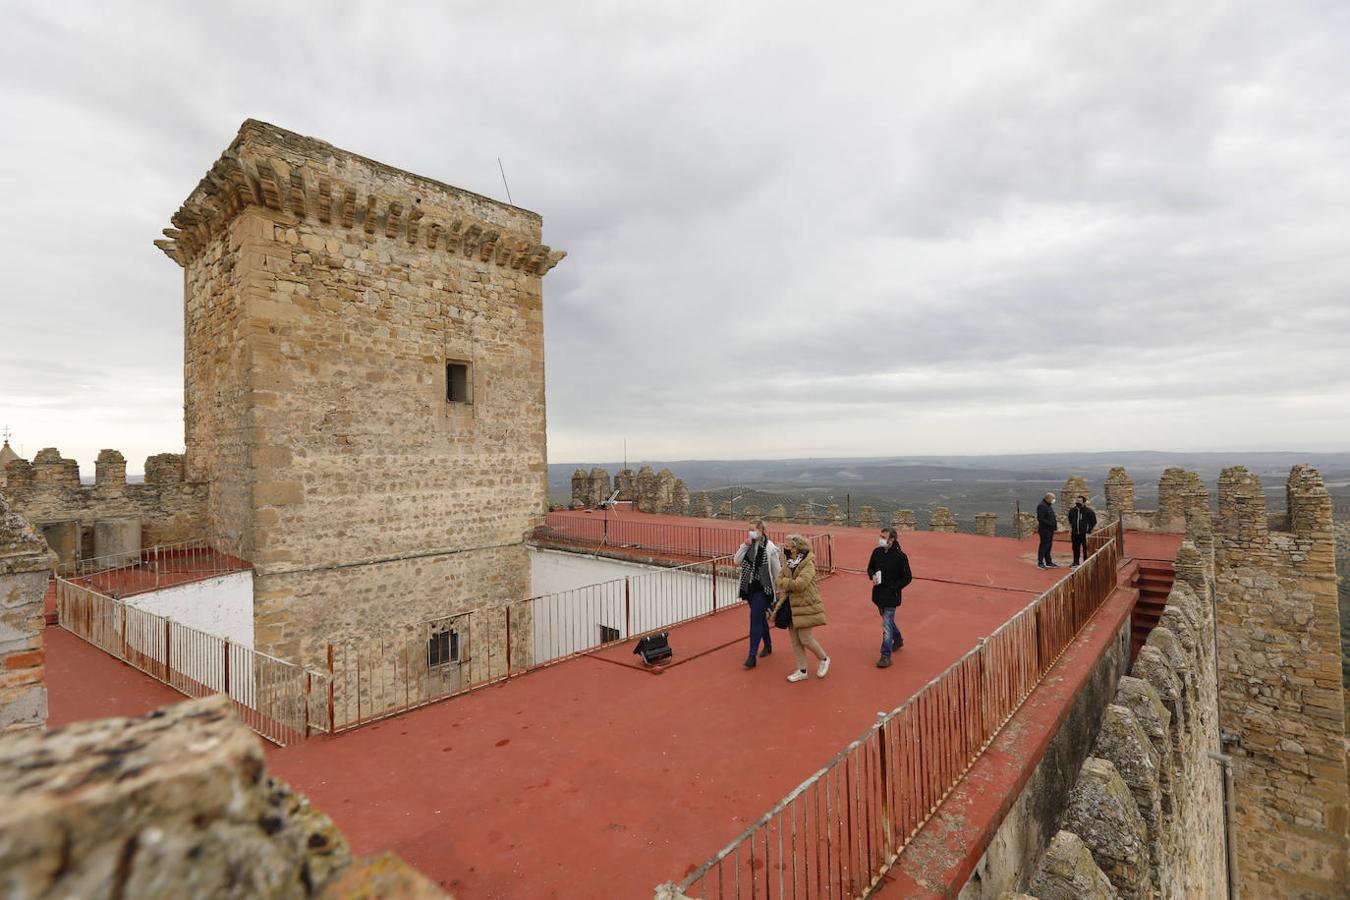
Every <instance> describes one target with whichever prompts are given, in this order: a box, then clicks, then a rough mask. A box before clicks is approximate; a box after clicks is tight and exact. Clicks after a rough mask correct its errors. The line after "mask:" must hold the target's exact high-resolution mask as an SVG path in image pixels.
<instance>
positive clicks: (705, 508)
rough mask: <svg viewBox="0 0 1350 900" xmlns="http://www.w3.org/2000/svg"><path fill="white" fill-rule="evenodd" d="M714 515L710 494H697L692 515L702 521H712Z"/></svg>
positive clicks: (703, 492) (700, 492)
mask: <svg viewBox="0 0 1350 900" xmlns="http://www.w3.org/2000/svg"><path fill="white" fill-rule="evenodd" d="M620 496H622V495H620ZM712 514H713V511H712V500H710V499H709V498H708V492H707V491H699V492H698V493H697V494H695V495H694V508H693V512H692V515H695V516H698V517H699V518H701V519H711V518H712Z"/></svg>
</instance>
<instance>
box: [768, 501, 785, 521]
mask: <svg viewBox="0 0 1350 900" xmlns="http://www.w3.org/2000/svg"><path fill="white" fill-rule="evenodd" d="M764 518H766V519H768V520H769V521H770V522H786V521H787V508H786V507H785V506H783V504H781V503H775V504H774V505H773V506H772V507H770V508H769V512H768V514H767V515H765V517H764Z"/></svg>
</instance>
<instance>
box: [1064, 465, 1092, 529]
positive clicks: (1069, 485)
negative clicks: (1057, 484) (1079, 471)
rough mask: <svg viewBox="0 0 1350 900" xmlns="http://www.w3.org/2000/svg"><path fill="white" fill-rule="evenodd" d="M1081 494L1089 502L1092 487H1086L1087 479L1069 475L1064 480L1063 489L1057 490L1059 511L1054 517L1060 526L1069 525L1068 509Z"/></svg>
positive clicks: (1065, 526)
mask: <svg viewBox="0 0 1350 900" xmlns="http://www.w3.org/2000/svg"><path fill="white" fill-rule="evenodd" d="M1079 494H1082V495H1083V496H1084V497H1087V498H1088V502H1089V504H1090V503H1091V501H1092V488H1090V487H1088V483H1087V479H1086V478H1084V477H1083V476H1082V475H1070V476H1069V477H1068V479H1066V480H1065V482H1064V489H1063V490H1062V491H1060V492H1059V496H1058V497H1057V498H1056V499H1057V500H1059V512H1058V513H1057V514H1056V517H1057V518H1058V519H1059V525H1060V527H1061V528H1068V527H1069V510H1070V509H1072V508H1073V505H1074V503H1075V502H1077V500H1078V495H1079Z"/></svg>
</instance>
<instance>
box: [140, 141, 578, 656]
mask: <svg viewBox="0 0 1350 900" xmlns="http://www.w3.org/2000/svg"><path fill="white" fill-rule="evenodd" d="M173 225H174V227H173V228H172V229H168V230H166V232H165V234H166V239H165V240H162V241H157V242H156V243H157V244H158V246H160V247H161V248H162V249H163V250H164V251H165V253H167V254H168V255H169V256H170V257H172V258H173V259H174V260H175V261H176V262H178V263H179V264H180V265H182V266H183V268H184V275H185V310H186V313H185V319H186V321H185V331H186V336H185V344H186V347H185V349H186V352H185V366H184V383H185V403H184V406H185V420H186V433H187V441H186V443H187V454H186V467H187V474H188V477H189V478H190V479H191V480H198V481H205V482H207V483H209V485H210V493H209V498H208V503H207V509H206V516H205V518H206V530H207V533H208V537H209V539H210V540H211V542H212V543H213V544H215V545H216V546H217V547H218V548H219V549H221V550H224V551H226V552H230V553H233V554H236V555H238V556H241V557H242V558H244V559H247V560H249V561H250V562H251V563H253V565H254V572H255V578H256V584H255V596H256V597H257V599H258V603H257V641H258V644H257V645H258V648H259V649H261V650H265V651H267V652H270V653H274V654H277V655H281V656H284V657H291V656H296V655H297V654H300V653H301V649H302V648H310V647H313V646H317V645H319V644H320V643H322V640H323V639H325V638H326V636H328V635H329V634H331V633H332V632H333V631H334V630H335V629H338V628H343V629H345V628H347V627H354V628H358V629H360V628H364V627H368V626H372V625H380V626H385V625H399V624H406V623H410V622H417V621H420V620H423V619H426V618H430V617H432V616H438V615H443V614H444V613H445V612H446V611H447V610H455V609H460V608H476V607H488V606H499V605H501V604H504V603H506V602H509V601H511V600H514V599H517V598H519V597H521V596H525V595H526V594H528V583H529V573H528V565H525V564H524V563H523V560H524V558H525V557H524V539H525V537H526V536H527V535H528V534H529V533H530V532H531V531H532V529H533V528H534V526H535V525H536V524H537V523H538V521H539V516H540V515H541V514H542V513H543V512H544V510H545V508H546V504H547V483H546V466H545V463H546V456H547V453H546V445H545V433H544V337H543V293H542V276H543V275H544V273H546V272H547V271H548V270H549V269H551V268H552V267H553V266H554V265H555V264H556V263H557V262H558V261H559V260H560V259H561V258H562V256H563V255H564V254H562V253H561V252H558V251H554V250H552V249H550V248H549V247H548V246H546V245H544V244H542V243H541V242H540V237H541V230H542V223H541V220H540V217H539V216H538V215H536V214H535V213H532V212H528V211H526V210H523V209H519V208H517V207H514V206H508V205H506V204H503V203H498V202H496V201H492V200H489V199H487V198H485V197H481V196H478V195H475V194H472V193H469V192H467V191H463V190H459V189H457V188H453V187H450V186H448V185H445V184H442V183H440V182H437V181H433V180H430V179H427V178H423V177H420V176H417V175H413V174H411V173H408V172H403V171H400V170H397V169H393V168H390V167H389V166H386V165H383V164H381V163H378V162H374V161H372V160H369V159H366V158H363V157H361V156H357V155H355V154H353V153H349V152H347V151H344V150H340V149H337V148H335V147H333V146H331V145H329V144H326V143H324V142H322V141H318V140H314V139H312V138H306V137H302V136H300V135H297V134H293V133H291V132H288V131H285V130H283V129H280V128H277V127H275V126H272V125H267V124H265V123H262V122H257V121H253V120H249V121H247V122H245V123H244V124H243V126H242V127H241V128H240V131H239V134H238V136H237V137H236V138H235V140H234V141H233V142H232V143H231V144H230V146H229V147H228V148H227V149H226V151H225V153H224V154H223V155H222V156H221V158H220V159H219V160H218V161H217V162H216V163H215V164H214V165H213V166H212V167H211V170H210V171H209V172H208V173H207V174H206V177H205V178H203V179H202V181H201V183H200V184H199V185H198V186H197V188H196V189H195V190H194V191H193V192H192V194H191V195H190V196H189V197H188V199H187V201H186V202H185V203H184V204H183V206H182V208H181V209H180V210H179V211H178V212H177V213H176V214H175V215H174V217H173ZM587 481H588V484H587V486H586V492H587V494H588V496H589V495H590V494H591V493H592V491H593V490H594V488H595V487H596V486H598V485H596V484H595V483H594V482H593V481H591V480H590V479H587ZM578 487H580V483H578ZM504 567H505V568H506V569H507V570H508V571H507V572H506V573H503V571H502V569H503V568H504ZM513 568H520V569H521V571H519V572H514V573H513V572H511V571H510V570H511V569H513ZM303 658H304V660H305V661H306V662H313V661H315V660H314V659H313V657H312V656H309V655H308V654H306V655H304V657H303Z"/></svg>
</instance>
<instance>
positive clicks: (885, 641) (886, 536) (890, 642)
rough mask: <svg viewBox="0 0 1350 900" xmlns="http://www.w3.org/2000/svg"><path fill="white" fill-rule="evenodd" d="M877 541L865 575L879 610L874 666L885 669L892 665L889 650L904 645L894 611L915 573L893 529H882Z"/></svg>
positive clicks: (873, 600)
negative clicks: (878, 654) (878, 647)
mask: <svg viewBox="0 0 1350 900" xmlns="http://www.w3.org/2000/svg"><path fill="white" fill-rule="evenodd" d="M880 544H881V546H879V547H877V548H876V549H875V550H873V551H872V558H871V559H869V560H868V561H867V577H868V578H870V579H872V602H873V603H874V604H876V607H877V610H878V611H880V613H881V658H880V659H878V660H877V668H878V669H884V668H886V667H887V666H889V665H890V664H891V651H892V650H898V649H900V648H901V647H903V646H905V636H904V635H902V634H901V633H900V629H899V627H897V626H896V624H895V610H896V609H897V608H898V607H899V606H900V596H901V592H902V591H903V590H904V589H905V587H906V586H907V585H908V584H909V583H910V582H911V581H913V580H914V575H913V573H911V572H910V569H909V557H908V556H906V555H905V551H903V550H901V549H900V536H899V535H898V534H896V531H895V529H894V528H883V529H881V541H880Z"/></svg>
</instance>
